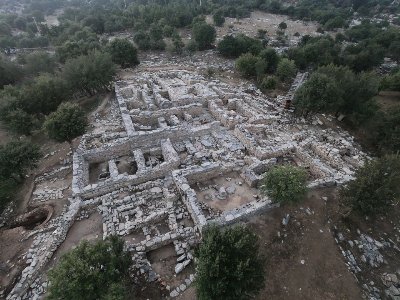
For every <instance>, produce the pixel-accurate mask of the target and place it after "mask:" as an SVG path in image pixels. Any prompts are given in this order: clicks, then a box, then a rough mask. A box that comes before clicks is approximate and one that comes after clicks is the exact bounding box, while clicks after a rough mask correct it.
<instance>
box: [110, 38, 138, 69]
mask: <svg viewBox="0 0 400 300" xmlns="http://www.w3.org/2000/svg"><path fill="white" fill-rule="evenodd" d="M108 51H109V52H110V54H111V57H112V60H113V62H115V63H116V64H119V65H120V66H122V67H124V68H125V67H131V66H136V65H137V64H139V60H138V57H137V50H136V48H135V47H134V46H133V44H132V43H131V42H130V41H129V40H127V39H114V40H113V41H112V42H111V43H110V44H109V45H108Z"/></svg>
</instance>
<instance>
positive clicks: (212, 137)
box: [7, 67, 367, 300]
mask: <svg viewBox="0 0 400 300" xmlns="http://www.w3.org/2000/svg"><path fill="white" fill-rule="evenodd" d="M306 78H307V74H303V73H299V74H298V76H297V77H296V80H295V81H294V83H293V86H292V87H291V89H290V91H289V93H288V94H287V95H284V96H278V97H277V98H269V97H267V96H265V95H263V94H262V93H261V92H260V91H259V90H258V89H257V88H255V87H254V85H251V84H248V83H243V84H240V85H235V84H233V83H230V82H225V81H222V80H219V79H215V78H208V77H206V76H205V75H202V73H201V72H199V71H197V70H193V69H190V68H178V67H177V68H171V67H170V68H165V69H163V68H159V69H151V70H147V69H146V68H144V67H142V69H138V70H135V73H134V74H132V75H130V76H129V78H124V79H121V80H118V81H116V82H115V84H114V89H115V97H114V99H113V100H112V101H113V103H112V104H111V105H112V109H113V111H112V120H110V121H109V122H108V123H107V122H106V121H103V122H104V123H107V124H105V126H104V127H103V129H102V130H99V129H97V130H93V131H92V132H91V133H89V134H86V135H84V136H83V137H82V138H81V141H80V145H79V147H78V148H77V149H76V151H75V152H74V153H73V154H72V159H71V161H70V162H69V164H66V166H64V167H61V168H60V170H58V171H57V172H59V173H62V172H63V171H64V170H65V169H68V168H70V167H71V166H72V170H73V178H72V195H71V197H69V205H68V206H66V207H65V208H64V210H63V212H62V214H61V215H60V216H58V217H56V218H53V219H51V220H50V221H48V222H47V223H46V226H44V227H38V229H37V230H36V231H35V237H34V242H33V244H32V246H31V248H30V249H29V251H28V254H27V256H26V259H27V266H26V268H25V269H24V270H23V272H22V274H21V276H20V279H19V281H18V282H17V283H16V285H15V287H14V289H13V290H12V291H11V292H10V293H9V295H8V297H7V299H10V300H11V299H37V297H39V295H40V294H41V293H43V292H44V291H45V290H46V286H47V283H46V282H45V281H43V280H42V278H41V277H42V276H43V275H42V273H43V270H44V268H46V266H47V264H48V263H49V261H51V259H52V257H53V254H54V253H55V251H56V250H57V249H58V247H60V245H61V244H62V243H63V241H64V240H65V238H66V236H67V234H68V231H69V229H70V227H71V226H73V224H74V222H75V221H76V220H77V219H80V218H82V217H84V216H83V215H84V212H85V211H88V210H91V211H96V212H97V213H98V214H99V215H100V216H101V220H102V235H103V238H105V237H107V236H109V235H118V236H121V237H122V238H123V239H124V240H125V241H126V245H127V247H128V249H129V250H130V251H131V253H132V257H133V259H134V264H135V265H136V266H137V267H138V270H140V273H142V274H145V276H146V278H147V279H148V280H149V281H154V280H156V279H157V278H158V277H159V276H160V274H159V270H158V268H157V266H156V265H155V263H154V260H153V259H152V253H153V252H154V251H158V249H161V248H163V247H167V248H168V249H170V250H169V251H172V252H173V253H175V255H176V257H177V258H176V261H175V262H174V269H173V271H174V273H175V275H176V279H177V280H175V282H174V283H173V284H171V285H168V287H167V289H168V290H169V292H170V296H171V297H176V296H178V295H179V294H180V293H181V292H183V291H184V290H185V289H186V288H187V287H188V286H189V285H190V284H191V283H192V282H193V280H194V278H195V276H196V275H195V268H194V262H193V249H194V246H195V245H196V244H197V243H199V242H201V232H202V228H203V227H204V226H207V225H208V224H217V225H219V226H224V225H227V224H232V223H235V222H239V221H241V220H243V219H244V218H246V217H249V216H251V215H255V214H260V213H264V212H267V211H268V210H271V209H273V208H274V207H276V205H277V204H275V203H273V202H272V201H271V199H268V198H267V197H265V196H264V195H262V194H261V193H260V192H259V190H258V187H259V184H260V179H261V178H262V175H263V174H264V173H265V172H266V171H268V170H269V169H270V168H272V167H273V166H275V165H277V164H284V163H285V164H287V163H288V164H293V165H297V166H301V167H304V168H306V169H307V170H308V172H309V182H308V185H309V186H310V187H319V186H332V185H340V184H343V183H345V182H347V181H349V180H350V179H352V178H353V177H352V176H353V174H354V171H355V170H356V169H357V168H358V167H359V166H360V165H362V163H363V161H365V159H367V155H366V154H365V153H363V152H362V151H361V150H360V148H359V146H358V145H357V144H356V143H355V142H354V140H353V137H352V136H350V135H349V134H348V133H347V132H345V131H343V130H341V129H340V128H336V127H335V128H334V127H332V126H331V127H328V126H326V125H325V124H323V122H322V121H321V120H320V119H318V118H317V117H314V118H313V119H312V120H305V119H301V118H296V117H295V116H294V114H293V113H292V112H291V111H290V110H288V109H287V107H288V106H290V102H291V101H293V94H294V91H295V90H296V89H297V88H298V87H299V86H300V85H301V84H302V83H303V82H304V81H305V80H306ZM47 175H48V176H53V175H54V174H47ZM44 179H45V178H44V177H43V176H42V177H41V178H38V179H37V184H36V190H35V191H34V193H33V195H34V201H36V202H41V201H44V200H45V199H46V198H48V197H52V198H54V199H57V198H61V197H62V192H63V188H66V187H63V186H62V187H61V189H60V188H59V189H56V188H54V189H52V188H51V186H50V188H48V189H47V190H46V189H45V188H44V186H42V185H41V181H42V180H44ZM178 281H179V282H178Z"/></svg>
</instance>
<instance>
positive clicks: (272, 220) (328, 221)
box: [179, 189, 362, 300]
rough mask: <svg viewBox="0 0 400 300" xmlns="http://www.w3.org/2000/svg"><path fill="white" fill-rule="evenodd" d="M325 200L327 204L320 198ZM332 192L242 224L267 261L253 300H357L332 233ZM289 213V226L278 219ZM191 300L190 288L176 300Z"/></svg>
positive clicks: (334, 215)
mask: <svg viewBox="0 0 400 300" xmlns="http://www.w3.org/2000/svg"><path fill="white" fill-rule="evenodd" d="M325 196H326V197H328V200H327V201H325V200H323V199H322V197H325ZM337 211H338V207H337V200H336V198H335V191H334V190H332V189H321V190H315V191H311V192H310V193H309V195H308V197H307V199H306V200H305V201H304V202H302V203H301V204H297V205H291V206H283V207H280V208H277V209H275V210H273V211H270V212H268V213H266V214H264V215H261V216H257V217H253V218H251V219H250V220H248V222H246V223H247V224H248V225H249V226H250V227H251V228H252V229H253V230H254V232H256V233H257V234H258V235H259V237H260V249H261V253H262V254H263V255H264V256H265V257H266V265H265V268H266V274H267V276H266V281H265V288H264V289H263V290H262V291H261V292H260V294H259V295H258V297H257V299H260V300H264V299H274V300H275V299H278V300H279V299H315V300H317V299H361V298H362V295H361V290H360V287H359V286H358V285H357V282H356V279H355V278H354V276H353V275H352V274H351V273H350V272H349V271H348V270H347V267H346V265H345V263H344V260H343V257H342V256H341V254H340V252H339V249H338V247H337V246H336V243H335V240H334V237H333V234H332V232H331V228H332V226H333V222H334V220H335V219H336V218H337V217H338V216H337ZM286 214H290V216H291V217H290V221H289V224H288V225H287V226H283V225H282V219H283V218H284V217H285V215H286ZM192 299H195V292H194V288H193V287H191V288H190V289H188V290H187V291H186V292H185V293H184V294H183V295H182V296H181V297H180V298H179V300H192Z"/></svg>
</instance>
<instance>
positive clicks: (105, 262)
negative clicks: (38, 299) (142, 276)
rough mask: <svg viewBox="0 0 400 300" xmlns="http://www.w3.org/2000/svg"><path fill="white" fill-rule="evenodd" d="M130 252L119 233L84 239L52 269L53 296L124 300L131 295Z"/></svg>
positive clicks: (54, 297) (56, 298)
mask: <svg viewBox="0 0 400 300" xmlns="http://www.w3.org/2000/svg"><path fill="white" fill-rule="evenodd" d="M131 264H132V259H131V257H130V254H129V253H128V252H126V251H125V250H124V241H123V240H122V239H120V238H118V237H116V236H112V237H108V238H107V239H106V240H104V241H98V242H95V243H93V244H90V243H89V242H87V241H83V242H81V243H80V244H79V246H78V247H76V248H75V249H73V250H71V251H70V252H68V253H67V254H65V255H64V256H62V257H61V259H60V262H59V263H58V265H57V266H56V267H55V268H54V269H52V270H50V272H49V279H50V286H49V295H48V299H49V300H59V299H83V300H97V299H100V300H111V299H112V300H117V299H118V300H121V299H132V298H131V297H128V295H127V290H128V289H129V287H128V286H129V281H130V279H129V268H130V266H131Z"/></svg>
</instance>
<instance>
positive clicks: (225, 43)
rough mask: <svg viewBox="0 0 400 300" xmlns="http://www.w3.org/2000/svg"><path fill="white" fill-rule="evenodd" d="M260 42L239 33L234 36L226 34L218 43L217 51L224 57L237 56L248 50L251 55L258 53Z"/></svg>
mask: <svg viewBox="0 0 400 300" xmlns="http://www.w3.org/2000/svg"><path fill="white" fill-rule="evenodd" d="M262 48H263V45H262V43H261V42H260V41H259V40H257V39H253V38H251V37H248V36H245V35H244V34H239V35H238V36H236V37H233V36H231V35H226V36H224V38H223V39H222V40H221V41H220V42H219V43H218V46H217V49H218V52H219V53H220V54H221V55H222V56H224V57H233V58H236V57H239V56H240V55H242V54H244V53H247V52H250V53H252V54H253V55H258V53H260V51H261V50H262Z"/></svg>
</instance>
